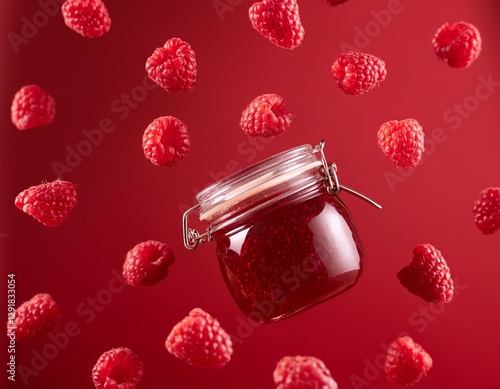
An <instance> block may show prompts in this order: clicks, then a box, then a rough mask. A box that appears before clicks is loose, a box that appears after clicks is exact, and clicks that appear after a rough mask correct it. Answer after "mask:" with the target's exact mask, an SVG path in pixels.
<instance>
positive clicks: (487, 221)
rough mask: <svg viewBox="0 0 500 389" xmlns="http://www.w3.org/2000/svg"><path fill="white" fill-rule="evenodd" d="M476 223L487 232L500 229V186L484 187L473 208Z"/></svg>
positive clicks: (491, 232)
mask: <svg viewBox="0 0 500 389" xmlns="http://www.w3.org/2000/svg"><path fill="white" fill-rule="evenodd" d="M472 212H473V214H474V223H476V226H477V228H479V230H480V231H481V232H482V233H483V234H485V235H488V234H493V233H494V232H495V231H497V230H498V229H500V188H498V187H496V188H494V187H490V188H486V189H483V190H482V191H481V193H480V194H479V198H478V199H477V200H476V202H475V203H474V207H473V208H472Z"/></svg>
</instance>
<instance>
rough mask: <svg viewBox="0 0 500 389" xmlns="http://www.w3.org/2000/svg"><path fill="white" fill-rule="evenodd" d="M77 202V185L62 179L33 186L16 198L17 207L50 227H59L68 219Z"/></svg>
mask: <svg viewBox="0 0 500 389" xmlns="http://www.w3.org/2000/svg"><path fill="white" fill-rule="evenodd" d="M76 203H77V194H76V188H75V186H74V185H73V184H72V183H71V182H68V181H61V180H55V181H52V182H48V183H46V184H41V185H36V186H31V187H29V188H28V189H25V190H23V191H22V192H21V193H19V194H18V195H17V197H16V199H15V204H16V207H17V208H19V209H20V210H21V211H23V212H24V213H27V214H28V215H30V216H33V217H34V218H35V219H36V220H38V221H39V222H40V223H42V224H44V225H46V226H50V227H57V226H58V225H59V224H61V223H62V222H63V221H64V220H66V218H67V217H68V215H69V214H70V213H71V211H72V210H73V208H74V207H75V205H76Z"/></svg>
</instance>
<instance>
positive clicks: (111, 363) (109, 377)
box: [92, 347, 144, 389]
mask: <svg viewBox="0 0 500 389" xmlns="http://www.w3.org/2000/svg"><path fill="white" fill-rule="evenodd" d="M143 371H144V370H143V363H142V361H141V359H140V358H139V357H138V356H137V354H135V353H134V352H133V351H132V350H130V349H128V348H125V347H118V348H113V349H111V350H109V351H106V352H105V353H103V354H102V355H101V356H100V357H99V359H98V360H97V362H96V364H95V365H94V368H93V369H92V380H93V381H94V385H95V387H96V388H97V389H134V388H135V387H136V386H137V384H138V383H139V381H140V380H141V378H142V375H143Z"/></svg>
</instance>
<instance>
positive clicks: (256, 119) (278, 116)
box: [240, 94, 292, 137]
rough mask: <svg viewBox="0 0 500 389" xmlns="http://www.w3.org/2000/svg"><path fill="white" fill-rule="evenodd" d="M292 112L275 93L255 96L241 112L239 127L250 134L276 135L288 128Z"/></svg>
mask: <svg viewBox="0 0 500 389" xmlns="http://www.w3.org/2000/svg"><path fill="white" fill-rule="evenodd" d="M291 122H292V112H291V111H290V109H289V108H288V107H287V106H286V105H285V104H284V103H283V98H282V97H281V96H278V95H275V94H267V95H262V96H258V97H256V98H255V99H254V100H253V101H252V102H251V103H250V104H249V105H248V107H246V108H245V110H244V111H243V113H242V114H241V120H240V127H241V129H242V130H243V131H244V132H245V134H247V135H250V136H263V137H269V136H276V135H280V134H282V133H283V132H285V131H288V130H289V129H290V124H291Z"/></svg>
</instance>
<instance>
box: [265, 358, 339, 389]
mask: <svg viewBox="0 0 500 389" xmlns="http://www.w3.org/2000/svg"><path fill="white" fill-rule="evenodd" d="M273 378H274V383H275V384H276V389H318V388H321V389H337V388H338V386H337V383H336V382H335V381H334V379H333V378H332V376H331V374H330V370H328V369H327V367H326V366H325V364H324V363H323V361H321V360H320V359H318V358H315V357H303V356H295V357H284V358H282V359H281V360H280V361H279V362H278V365H277V366H276V369H275V370H274V373H273Z"/></svg>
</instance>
